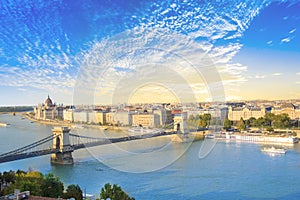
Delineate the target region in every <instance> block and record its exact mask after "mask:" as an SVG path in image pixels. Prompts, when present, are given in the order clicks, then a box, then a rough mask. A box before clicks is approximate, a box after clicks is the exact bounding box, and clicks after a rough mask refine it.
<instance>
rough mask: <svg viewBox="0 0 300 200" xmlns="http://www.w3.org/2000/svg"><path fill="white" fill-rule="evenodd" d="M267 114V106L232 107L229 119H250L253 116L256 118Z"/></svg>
mask: <svg viewBox="0 0 300 200" xmlns="http://www.w3.org/2000/svg"><path fill="white" fill-rule="evenodd" d="M265 114H266V108H265V107H246V106H245V107H231V106H229V108H228V119H229V120H230V121H239V120H240V119H241V118H243V119H244V120H248V119H250V118H251V117H254V118H256V119H258V118H260V117H264V116H265Z"/></svg>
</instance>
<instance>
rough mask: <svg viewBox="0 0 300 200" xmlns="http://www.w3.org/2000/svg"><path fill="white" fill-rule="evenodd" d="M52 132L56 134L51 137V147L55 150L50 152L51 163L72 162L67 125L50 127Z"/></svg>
mask: <svg viewBox="0 0 300 200" xmlns="http://www.w3.org/2000/svg"><path fill="white" fill-rule="evenodd" d="M52 132H53V134H54V135H55V136H56V137H55V138H54V139H53V145H52V148H53V149H56V150H57V152H56V153H53V154H51V163H53V164H60V165H69V164H73V157H72V152H73V151H74V149H73V147H72V146H71V144H70V138H69V132H70V129H69V128H68V127H54V128H53V129H52Z"/></svg>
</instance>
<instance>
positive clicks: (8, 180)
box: [2, 170, 16, 186]
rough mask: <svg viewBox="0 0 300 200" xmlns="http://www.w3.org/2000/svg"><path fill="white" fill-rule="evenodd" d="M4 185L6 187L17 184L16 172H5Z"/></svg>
mask: <svg viewBox="0 0 300 200" xmlns="http://www.w3.org/2000/svg"><path fill="white" fill-rule="evenodd" d="M2 176H3V183H4V184H5V186H8V185H10V184H13V183H15V182H16V174H15V172H14V171H12V170H10V171H9V172H3V175H2Z"/></svg>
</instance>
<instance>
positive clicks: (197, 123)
mask: <svg viewBox="0 0 300 200" xmlns="http://www.w3.org/2000/svg"><path fill="white" fill-rule="evenodd" d="M210 121H211V114H208V113H205V114H203V115H199V114H197V115H196V116H194V115H190V116H189V118H188V119H187V121H186V122H187V128H188V129H196V128H198V127H202V128H207V127H208V126H209V125H210Z"/></svg>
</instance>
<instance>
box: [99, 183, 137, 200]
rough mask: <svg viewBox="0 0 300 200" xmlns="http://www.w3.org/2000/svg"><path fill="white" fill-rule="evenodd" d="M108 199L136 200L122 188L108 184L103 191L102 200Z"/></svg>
mask: <svg viewBox="0 0 300 200" xmlns="http://www.w3.org/2000/svg"><path fill="white" fill-rule="evenodd" d="M108 198H110V199H111V200H134V198H132V197H130V196H129V195H128V194H127V193H126V192H124V191H123V190H122V188H121V187H120V186H118V185H116V184H113V185H111V184H110V183H106V184H105V185H104V187H103V188H102V189H101V193H100V199H108Z"/></svg>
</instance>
